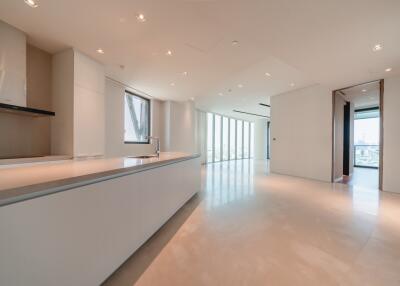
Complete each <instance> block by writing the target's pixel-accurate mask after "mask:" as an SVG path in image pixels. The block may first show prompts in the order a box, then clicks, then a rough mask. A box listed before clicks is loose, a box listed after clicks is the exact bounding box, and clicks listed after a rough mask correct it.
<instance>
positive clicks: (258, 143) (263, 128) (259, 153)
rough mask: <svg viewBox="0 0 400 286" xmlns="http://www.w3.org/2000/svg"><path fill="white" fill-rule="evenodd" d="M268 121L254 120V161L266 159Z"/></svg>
mask: <svg viewBox="0 0 400 286" xmlns="http://www.w3.org/2000/svg"><path fill="white" fill-rule="evenodd" d="M267 124H268V120H266V119H256V120H255V121H254V159H257V160H265V159H266V158H267V143H268V142H267V132H268V127H267Z"/></svg>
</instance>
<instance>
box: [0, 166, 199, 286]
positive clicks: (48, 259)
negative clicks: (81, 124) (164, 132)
mask: <svg viewBox="0 0 400 286" xmlns="http://www.w3.org/2000/svg"><path fill="white" fill-rule="evenodd" d="M199 190H200V159H199V158H194V159H189V160H185V161H180V162H175V163H171V164H170V165H167V166H161V167H157V168H154V169H149V170H146V171H142V172H139V173H134V174H130V175H125V176H121V177H117V178H114V179H109V180H105V181H102V182H98V183H94V184H90V185H86V186H82V187H79V188H75V189H70V190H67V191H64V192H60V193H56V194H52V195H48V196H44V197H39V198H35V199H31V200H27V201H23V202H19V203H15V204H11V205H7V206H3V207H1V208H0V285H8V286H17V285H18V286H19V285H30V286H32V285H40V286H46V285H49V286H50V285H51V286H53V285H57V286H62V285H68V286H69V285H85V286H86V285H87V286H89V285H99V284H101V283H102V282H103V281H104V280H105V279H106V278H107V277H108V276H109V275H110V274H111V273H112V272H113V271H115V270H116V269H117V268H118V267H119V266H120V265H121V264H122V263H123V262H124V261H125V260H126V259H127V258H128V257H129V256H130V255H131V254H132V253H134V252H135V251H136V250H137V249H138V248H139V247H140V246H141V245H142V244H143V243H144V242H145V241H146V240H147V239H149V238H150V236H151V235H152V234H154V233H155V232H156V231H157V230H158V229H159V228H160V227H161V226H162V225H163V224H164V223H165V222H166V221H167V220H168V219H169V218H170V217H171V216H172V215H173V214H174V213H175V212H176V211H177V210H178V209H179V208H181V207H182V206H183V205H184V204H185V202H186V201H188V200H189V199H190V198H191V197H192V196H193V195H194V194H195V193H196V192H198V191H199Z"/></svg>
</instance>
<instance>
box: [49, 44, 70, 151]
mask: <svg viewBox="0 0 400 286" xmlns="http://www.w3.org/2000/svg"><path fill="white" fill-rule="evenodd" d="M52 110H53V111H54V112H55V113H56V116H54V117H53V118H51V154H53V155H71V156H72V155H73V130H74V126H73V125H74V121H73V117H74V52H73V50H72V49H69V50H66V51H63V52H60V53H58V54H56V55H54V56H53V63H52Z"/></svg>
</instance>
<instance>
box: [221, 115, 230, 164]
mask: <svg viewBox="0 0 400 286" xmlns="http://www.w3.org/2000/svg"><path fill="white" fill-rule="evenodd" d="M222 160H223V161H226V160H229V118H228V117H223V118H222Z"/></svg>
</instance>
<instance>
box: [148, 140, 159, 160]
mask: <svg viewBox="0 0 400 286" xmlns="http://www.w3.org/2000/svg"><path fill="white" fill-rule="evenodd" d="M147 139H149V140H155V141H157V144H156V154H157V157H160V138H158V137H153V136H147Z"/></svg>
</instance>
